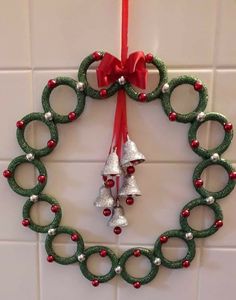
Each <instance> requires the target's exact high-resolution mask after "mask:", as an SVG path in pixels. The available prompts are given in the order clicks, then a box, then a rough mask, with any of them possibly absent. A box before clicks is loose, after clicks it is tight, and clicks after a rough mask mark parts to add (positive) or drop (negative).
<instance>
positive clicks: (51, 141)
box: [47, 140, 57, 149]
mask: <svg viewBox="0 0 236 300" xmlns="http://www.w3.org/2000/svg"><path fill="white" fill-rule="evenodd" d="M56 144H57V143H56V141H55V140H49V141H48V143H47V146H48V148H50V149H52V148H55V147H56Z"/></svg>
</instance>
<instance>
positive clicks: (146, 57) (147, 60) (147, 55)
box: [145, 53, 153, 63]
mask: <svg viewBox="0 0 236 300" xmlns="http://www.w3.org/2000/svg"><path fill="white" fill-rule="evenodd" d="M145 60H146V62H147V63H152V61H153V55H152V54H151V53H148V54H146V56H145Z"/></svg>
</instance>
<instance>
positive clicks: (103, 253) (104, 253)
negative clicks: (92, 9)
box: [99, 249, 107, 257]
mask: <svg viewBox="0 0 236 300" xmlns="http://www.w3.org/2000/svg"><path fill="white" fill-rule="evenodd" d="M99 254H100V256H101V257H105V256H107V250H106V249H102V250H101V251H100V252H99Z"/></svg>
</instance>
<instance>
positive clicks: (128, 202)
mask: <svg viewBox="0 0 236 300" xmlns="http://www.w3.org/2000/svg"><path fill="white" fill-rule="evenodd" d="M126 204H127V205H133V204H134V198H133V197H128V198H127V199H126Z"/></svg>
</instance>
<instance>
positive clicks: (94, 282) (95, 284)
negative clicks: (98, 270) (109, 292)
mask: <svg viewBox="0 0 236 300" xmlns="http://www.w3.org/2000/svg"><path fill="white" fill-rule="evenodd" d="M92 285H93V286H95V287H96V286H98V285H99V281H98V280H97V279H94V280H92Z"/></svg>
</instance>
